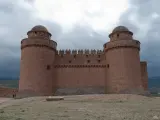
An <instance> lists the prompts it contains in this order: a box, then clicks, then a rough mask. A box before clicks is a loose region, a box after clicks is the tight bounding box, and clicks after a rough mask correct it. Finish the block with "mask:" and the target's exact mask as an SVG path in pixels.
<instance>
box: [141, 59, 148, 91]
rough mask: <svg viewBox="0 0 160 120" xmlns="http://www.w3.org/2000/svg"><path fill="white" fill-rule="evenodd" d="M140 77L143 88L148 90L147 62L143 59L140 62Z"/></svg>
mask: <svg viewBox="0 0 160 120" xmlns="http://www.w3.org/2000/svg"><path fill="white" fill-rule="evenodd" d="M141 77H142V85H143V87H144V90H148V73H147V62H145V61H143V62H141Z"/></svg>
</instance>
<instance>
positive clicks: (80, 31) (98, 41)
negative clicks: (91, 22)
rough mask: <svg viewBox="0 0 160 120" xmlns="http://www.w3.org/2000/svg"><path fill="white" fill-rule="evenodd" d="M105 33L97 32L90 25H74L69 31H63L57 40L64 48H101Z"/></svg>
mask: <svg viewBox="0 0 160 120" xmlns="http://www.w3.org/2000/svg"><path fill="white" fill-rule="evenodd" d="M107 37H108V36H107V35H106V33H105V34H104V33H98V32H96V31H94V30H93V29H92V28H91V27H90V26H86V25H85V26H81V25H76V26H75V27H74V28H73V30H72V31H71V32H68V33H64V34H63V35H62V36H61V37H60V38H59V41H58V44H59V47H60V48H64V49H101V50H102V49H103V44H104V43H105V42H106V41H107V39H106V38H107Z"/></svg>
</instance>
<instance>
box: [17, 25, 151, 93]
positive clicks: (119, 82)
mask: <svg viewBox="0 0 160 120" xmlns="http://www.w3.org/2000/svg"><path fill="white" fill-rule="evenodd" d="M27 35H28V38H25V39H23V40H22V41H21V63H20V64H21V65H20V66H21V67H20V81H19V93H22V94H23V93H24V94H25V93H27V94H28V93H35V94H38V95H57V94H58V95H60V94H90V93H141V92H144V91H147V89H148V74H147V63H146V62H145V61H142V62H141V61H140V55H139V51H140V42H139V41H138V40H134V39H133V37H132V36H133V33H132V32H131V31H129V30H128V28H126V27H124V26H118V27H116V28H115V29H114V30H113V31H112V33H111V34H110V35H109V38H110V41H109V42H107V43H105V44H104V45H103V50H57V43H56V42H55V41H53V40H51V33H49V31H48V30H47V29H46V28H45V27H44V26H41V25H38V26H35V27H33V28H32V29H31V30H30V31H29V32H28V33H27Z"/></svg>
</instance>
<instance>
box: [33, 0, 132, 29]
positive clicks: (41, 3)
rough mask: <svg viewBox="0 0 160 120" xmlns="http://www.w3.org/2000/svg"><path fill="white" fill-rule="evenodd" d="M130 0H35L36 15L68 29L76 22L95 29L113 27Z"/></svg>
mask: <svg viewBox="0 0 160 120" xmlns="http://www.w3.org/2000/svg"><path fill="white" fill-rule="evenodd" d="M127 1H128V0H120V1H119V0H47V1H45V0H35V2H34V7H35V9H36V16H37V17H39V18H41V19H45V20H46V19H47V20H51V21H56V22H57V23H59V24H60V25H61V26H62V27H63V29H65V30H68V29H70V28H72V27H73V26H74V25H75V24H77V23H79V24H87V25H90V26H92V28H93V29H95V30H107V29H113V26H114V25H115V24H116V23H117V22H118V19H119V17H120V15H121V14H122V13H123V12H124V11H125V10H127V9H128V7H129V4H128V2H127Z"/></svg>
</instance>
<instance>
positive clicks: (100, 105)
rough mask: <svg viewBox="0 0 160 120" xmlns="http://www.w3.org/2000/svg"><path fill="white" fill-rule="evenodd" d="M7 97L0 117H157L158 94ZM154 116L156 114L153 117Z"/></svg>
mask: <svg viewBox="0 0 160 120" xmlns="http://www.w3.org/2000/svg"><path fill="white" fill-rule="evenodd" d="M45 98H46V97H32V98H24V99H17V100H10V101H8V102H5V103H2V104H1V105H0V120H152V119H153V118H160V97H145V96H140V95H116V94H115V95H77V96H76V95H74V96H65V97H64V100H63V101H53V102H47V101H46V99H45ZM154 116H157V117H154Z"/></svg>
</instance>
